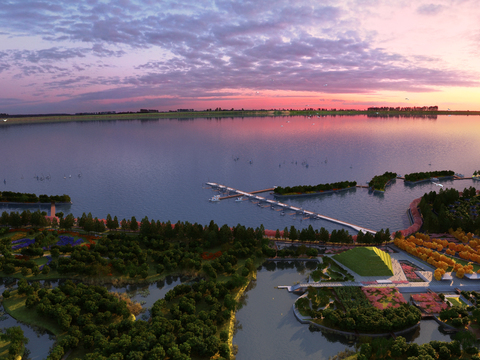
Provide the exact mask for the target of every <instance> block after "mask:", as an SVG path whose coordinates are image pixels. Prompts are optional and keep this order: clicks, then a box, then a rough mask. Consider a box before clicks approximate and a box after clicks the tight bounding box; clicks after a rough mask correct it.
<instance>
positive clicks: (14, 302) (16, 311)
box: [3, 290, 63, 335]
mask: <svg viewBox="0 0 480 360" xmlns="http://www.w3.org/2000/svg"><path fill="white" fill-rule="evenodd" d="M11 294H12V295H11V297H9V298H8V299H4V300H3V307H4V309H5V311H6V312H7V313H9V314H10V315H11V316H12V317H14V318H15V319H17V320H19V321H22V322H24V323H27V324H30V325H35V326H39V327H42V328H45V329H47V330H49V331H50V332H51V333H53V334H55V335H61V334H62V333H63V332H62V329H61V328H60V326H59V325H58V323H57V322H56V321H55V320H54V319H46V318H45V317H42V316H41V315H39V314H37V312H36V311H33V310H31V309H27V307H26V306H25V301H26V300H27V297H26V296H20V295H18V294H17V290H14V291H12V292H11Z"/></svg>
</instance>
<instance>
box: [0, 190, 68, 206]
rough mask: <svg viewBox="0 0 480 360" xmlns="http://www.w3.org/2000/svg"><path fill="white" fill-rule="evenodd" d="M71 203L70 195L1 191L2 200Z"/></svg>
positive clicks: (0, 197)
mask: <svg viewBox="0 0 480 360" xmlns="http://www.w3.org/2000/svg"><path fill="white" fill-rule="evenodd" d="M52 201H55V202H58V203H70V202H72V200H71V199H70V196H68V195H65V194H64V195H50V196H49V195H39V196H38V197H37V195H35V194H29V193H18V192H13V191H0V202H19V203H38V202H40V203H49V202H52Z"/></svg>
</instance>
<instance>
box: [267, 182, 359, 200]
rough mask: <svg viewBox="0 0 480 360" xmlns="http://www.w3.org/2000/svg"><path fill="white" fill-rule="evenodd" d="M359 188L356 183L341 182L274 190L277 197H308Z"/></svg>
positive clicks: (279, 187) (278, 187)
mask: <svg viewBox="0 0 480 360" xmlns="http://www.w3.org/2000/svg"><path fill="white" fill-rule="evenodd" d="M356 186H357V182H356V181H340V182H336V183H331V184H328V183H327V184H318V185H297V186H292V187H290V186H287V187H281V186H277V187H276V188H275V189H274V193H273V195H274V196H275V197H282V196H289V197H291V196H306V195H318V194H325V193H332V192H335V191H340V190H348V189H352V188H355V187H356Z"/></svg>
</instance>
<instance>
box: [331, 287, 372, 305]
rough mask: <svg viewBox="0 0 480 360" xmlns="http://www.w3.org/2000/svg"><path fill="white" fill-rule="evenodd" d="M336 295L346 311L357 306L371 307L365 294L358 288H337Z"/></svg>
mask: <svg viewBox="0 0 480 360" xmlns="http://www.w3.org/2000/svg"><path fill="white" fill-rule="evenodd" d="M335 293H336V294H337V297H338V299H339V300H340V303H341V304H342V305H343V307H344V308H345V310H346V311H348V310H350V309H352V308H355V307H357V306H363V307H369V306H371V304H370V302H369V301H368V300H367V297H366V296H365V293H364V292H363V291H362V290H361V289H360V288H359V287H357V286H341V287H336V288H335Z"/></svg>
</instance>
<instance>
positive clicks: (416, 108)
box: [367, 105, 438, 112]
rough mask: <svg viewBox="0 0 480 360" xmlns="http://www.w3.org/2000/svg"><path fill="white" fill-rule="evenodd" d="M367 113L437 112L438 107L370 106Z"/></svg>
mask: <svg viewBox="0 0 480 360" xmlns="http://www.w3.org/2000/svg"><path fill="white" fill-rule="evenodd" d="M367 111H395V112H398V111H402V112H409V111H438V106H437V105H434V106H414V107H409V106H407V107H400V106H397V107H391V106H390V107H389V106H380V107H376V106H372V107H369V108H368V109H367Z"/></svg>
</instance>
